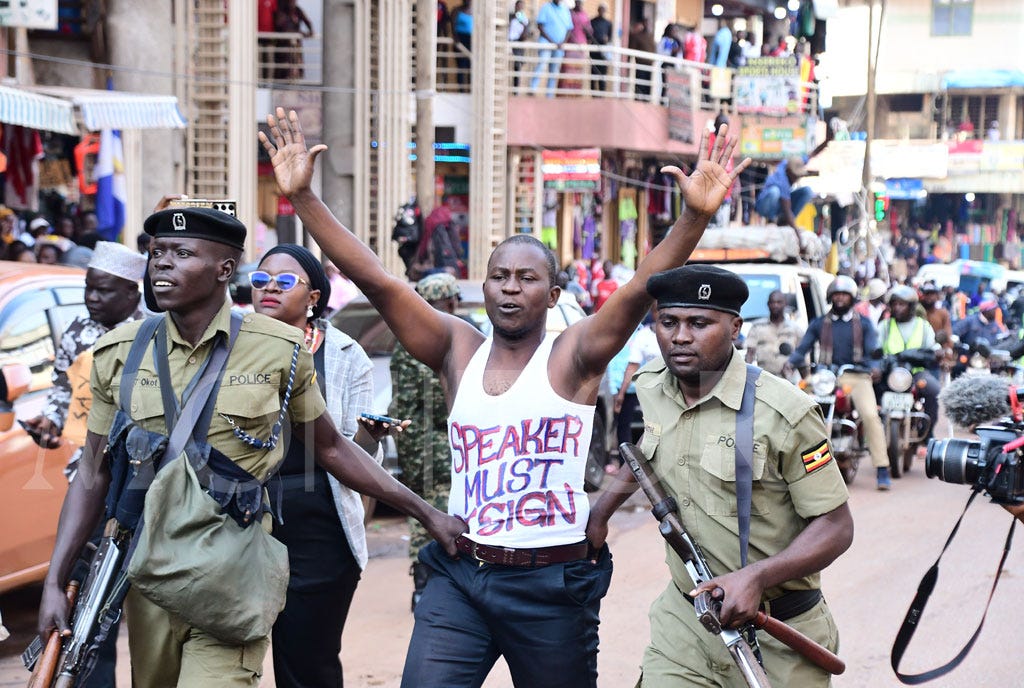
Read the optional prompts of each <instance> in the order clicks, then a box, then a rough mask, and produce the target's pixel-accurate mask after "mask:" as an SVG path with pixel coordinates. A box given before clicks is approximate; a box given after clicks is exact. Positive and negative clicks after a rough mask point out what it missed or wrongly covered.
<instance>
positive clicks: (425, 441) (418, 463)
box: [388, 344, 452, 563]
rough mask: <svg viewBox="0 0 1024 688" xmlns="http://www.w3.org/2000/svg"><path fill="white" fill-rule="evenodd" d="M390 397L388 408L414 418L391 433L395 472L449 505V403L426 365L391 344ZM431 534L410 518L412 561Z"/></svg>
mask: <svg viewBox="0 0 1024 688" xmlns="http://www.w3.org/2000/svg"><path fill="white" fill-rule="evenodd" d="M391 387H392V394H393V396H392V398H391V406H390V408H389V409H388V414H389V415H391V416H394V417H395V418H402V419H410V420H412V424H411V425H409V427H408V428H406V429H405V430H404V431H403V432H401V433H399V434H398V435H396V436H395V444H396V445H397V449H398V465H399V468H401V469H402V473H401V475H400V476H399V480H401V481H402V482H403V483H404V484H405V485H406V486H407V487H408V488H409V489H410V490H412V491H413V492H415V493H416V494H418V495H419V496H420V497H422V498H423V499H424V500H426V501H427V502H428V503H429V504H431V505H432V506H434V507H437V508H438V509H440V510H441V511H444V512H447V511H448V492H449V490H450V488H451V484H452V475H451V464H452V453H451V445H450V444H449V442H448V422H447V419H448V406H447V404H446V403H445V398H444V391H443V390H442V389H441V382H440V381H439V380H438V379H437V376H436V375H434V371H432V370H431V369H430V368H428V367H427V366H425V365H423V364H422V363H420V362H419V361H417V360H416V359H415V358H413V357H412V355H411V354H409V352H408V351H406V350H405V348H404V347H403V346H402V345H401V344H395V351H394V354H392V356H391ZM431 540H432V538H431V537H430V535H429V534H428V533H427V531H426V529H425V528H424V527H423V526H422V525H420V523H419V522H418V521H416V520H414V519H409V557H410V559H412V561H413V562H414V563H415V562H416V561H417V559H416V556H417V554H419V551H420V547H423V546H424V545H426V544H427V543H429V542H430V541H431Z"/></svg>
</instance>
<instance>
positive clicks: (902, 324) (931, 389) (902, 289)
mask: <svg viewBox="0 0 1024 688" xmlns="http://www.w3.org/2000/svg"><path fill="white" fill-rule="evenodd" d="M917 301H918V298H917V291H915V290H914V288H913V287H908V286H907V285H905V284H902V285H899V286H897V287H893V289H892V291H891V292H889V311H890V313H891V315H890V316H889V317H888V318H886V319H885V320H883V321H882V322H881V324H880V325H879V328H878V332H879V339H880V340H881V342H882V353H884V354H886V355H891V354H898V353H900V352H902V351H906V350H907V349H936V366H937V365H938V356H939V355H940V351H939V350H938V345H937V344H936V343H935V331H934V330H933V329H932V326H931V325H930V324H929V323H928V321H927V320H926V319H924V318H922V317H921V316H919V315H917V314H916V312H917ZM913 373H914V385H915V386H916V387H917V388H918V389H919V390H920V391H921V396H922V397H923V398H924V412H925V413H926V414H928V417H929V418H932V419H936V418H938V417H939V381H938V380H937V379H936V378H935V375H934V374H932V373H931V372H930V371H929V370H927V369H926V368H914V370H913ZM934 427H935V423H934V421H933V422H932V423H931V425H930V426H929V429H928V435H927V436H926V437H925V440H927V439H928V438H929V437H931V436H932V429H933V428H934Z"/></svg>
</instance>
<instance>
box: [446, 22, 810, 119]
mask: <svg viewBox="0 0 1024 688" xmlns="http://www.w3.org/2000/svg"><path fill="white" fill-rule="evenodd" d="M551 48H552V45H551V44H550V43H527V42H516V43H513V44H512V47H511V50H512V54H511V55H510V56H509V60H510V63H509V80H508V83H507V85H506V87H507V92H508V94H509V95H516V96H526V95H534V96H540V97H544V96H548V97H554V98H612V99H618V100H636V101H641V102H649V103H656V104H661V105H666V106H667V105H668V92H667V90H666V88H665V82H666V80H667V77H668V75H669V74H673V73H675V74H686V73H691V74H694V83H695V87H696V88H695V93H699V102H698V107H699V109H701V110H703V111H706V112H720V111H725V112H734V111H735V108H734V107H733V103H735V98H734V96H735V88H736V85H735V80H734V78H733V77H734V76H735V73H736V70H734V69H722V70H717V69H715V68H714V67H713V66H711V65H709V64H705V63H701V62H690V61H687V60H683V59H680V58H676V57H669V56H665V55H658V54H656V53H647V52H642V51H639V50H630V49H628V48H616V47H614V46H604V47H603V48H602V49H600V50H598V48H597V46H592V45H585V46H584V45H579V46H577V45H573V44H569V43H566V44H564V46H563V48H564V50H563V52H564V55H563V56H562V58H561V60H560V62H558V63H557V65H556V66H555V67H552V62H553V60H552V52H553V51H552V50H551ZM459 59H461V61H459ZM471 70H472V62H471V60H470V55H469V54H468V51H466V50H465V48H463V46H461V45H458V44H457V43H454V42H453V41H452V39H450V38H439V39H438V79H437V83H438V90H439V91H441V92H447V93H468V92H469V83H470V71H471ZM816 109H817V85H816V84H810V83H804V84H801V93H800V97H799V110H800V111H801V112H805V113H806V112H814V111H815V110H816Z"/></svg>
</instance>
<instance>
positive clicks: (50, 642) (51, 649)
mask: <svg viewBox="0 0 1024 688" xmlns="http://www.w3.org/2000/svg"><path fill="white" fill-rule="evenodd" d="M79 585H80V584H79V582H78V581H71V582H70V583H68V587H67V588H65V590H64V594H65V595H67V598H68V609H69V610H70V609H72V608H74V606H75V599H76V598H77V597H78V587H79ZM62 644H63V643H62V639H61V636H60V631H54V632H53V633H51V634H50V637H49V638H47V640H46V648H45V649H44V650H43V654H42V655H40V657H39V661H37V662H36V668H35V670H34V671H33V672H32V675H31V676H30V677H29V679H28V687H27V688H50V684H52V683H53V675H54V673H56V671H57V664H58V662H59V661H60V650H61V645H62Z"/></svg>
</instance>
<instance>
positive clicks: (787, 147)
mask: <svg viewBox="0 0 1024 688" xmlns="http://www.w3.org/2000/svg"><path fill="white" fill-rule="evenodd" d="M808 150H809V148H808V145H807V125H806V124H804V123H803V122H802V121H800V120H797V119H795V118H791V119H789V120H752V121H749V122H748V121H747V119H746V118H745V119H744V120H743V129H742V130H741V132H740V151H739V155H740V157H750V158H754V159H761V160H781V159H782V158H788V157H789V156H791V155H806V154H807V152H808Z"/></svg>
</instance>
